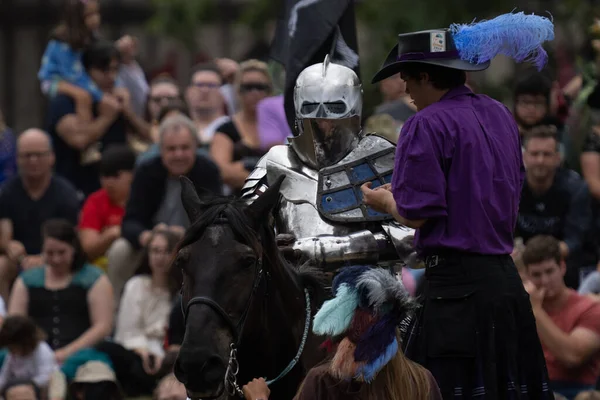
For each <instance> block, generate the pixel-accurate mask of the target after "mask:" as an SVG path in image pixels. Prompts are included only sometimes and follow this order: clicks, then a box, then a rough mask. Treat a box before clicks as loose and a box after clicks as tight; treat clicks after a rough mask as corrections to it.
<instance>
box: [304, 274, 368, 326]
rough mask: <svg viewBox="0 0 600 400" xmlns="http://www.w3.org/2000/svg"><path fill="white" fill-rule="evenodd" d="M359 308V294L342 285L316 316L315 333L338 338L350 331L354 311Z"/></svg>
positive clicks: (314, 322) (344, 284)
mask: <svg viewBox="0 0 600 400" xmlns="http://www.w3.org/2000/svg"><path fill="white" fill-rule="evenodd" d="M357 306H358V293H357V291H356V289H355V288H352V287H350V286H349V285H348V284H346V283H342V284H341V285H340V286H339V287H338V289H337V291H336V294H335V297H334V298H333V299H331V300H327V301H326V302H325V303H323V306H322V307H321V309H320V310H319V311H318V312H317V314H316V315H315V319H314V321H313V332H314V333H316V334H317V335H329V336H337V335H340V334H342V333H343V332H345V331H346V329H348V327H349V326H350V323H351V322H352V317H353V315H354V310H356V307H357Z"/></svg>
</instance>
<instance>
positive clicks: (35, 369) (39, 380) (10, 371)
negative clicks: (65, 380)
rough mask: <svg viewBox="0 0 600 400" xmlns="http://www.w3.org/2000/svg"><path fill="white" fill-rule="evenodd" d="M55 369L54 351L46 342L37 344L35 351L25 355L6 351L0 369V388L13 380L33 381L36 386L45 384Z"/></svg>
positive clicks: (56, 367)
mask: <svg viewBox="0 0 600 400" xmlns="http://www.w3.org/2000/svg"><path fill="white" fill-rule="evenodd" d="M57 369H58V364H57V363H56V360H55V358H54V352H53V351H52V349H51V348H50V346H48V344H47V343H46V342H41V343H40V344H38V346H37V347H36V349H35V351H34V352H33V353H31V354H30V355H28V356H25V357H21V356H17V355H14V354H11V353H8V354H7V355H6V358H5V359H4V364H3V365H2V369H0V390H4V388H5V387H6V386H7V385H8V384H10V383H11V382H14V381H33V383H35V384H36V386H38V387H44V386H47V385H48V382H49V381H50V377H51V376H52V374H53V373H54V371H55V370H57Z"/></svg>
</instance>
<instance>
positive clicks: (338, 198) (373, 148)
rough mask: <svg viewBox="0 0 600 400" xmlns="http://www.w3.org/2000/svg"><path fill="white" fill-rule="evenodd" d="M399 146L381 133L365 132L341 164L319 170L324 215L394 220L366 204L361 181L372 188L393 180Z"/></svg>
mask: <svg viewBox="0 0 600 400" xmlns="http://www.w3.org/2000/svg"><path fill="white" fill-rule="evenodd" d="M395 150H396V147H395V146H394V145H393V144H391V143H390V142H389V141H388V140H385V139H383V138H381V137H379V136H375V135H369V136H365V137H364V138H363V139H362V140H361V141H360V142H359V144H358V146H357V147H356V149H354V150H353V151H352V152H351V153H350V154H348V155H347V156H346V157H345V158H344V159H342V161H340V162H339V163H338V164H337V165H334V166H331V167H327V168H323V169H322V170H320V171H319V182H318V191H317V201H316V204H317V207H318V210H319V213H320V214H321V216H322V217H323V218H325V219H327V220H330V221H335V222H345V223H349V222H372V221H388V220H393V217H392V216H391V215H390V214H383V213H379V212H377V211H375V210H373V209H371V208H370V207H367V206H365V205H364V204H363V197H362V192H361V190H360V187H361V185H363V184H364V183H365V182H372V184H373V185H372V188H375V187H378V186H381V185H383V184H386V183H390V182H391V180H392V172H393V170H394V152H395Z"/></svg>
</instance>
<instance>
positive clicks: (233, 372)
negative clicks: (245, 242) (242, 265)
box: [181, 257, 311, 398]
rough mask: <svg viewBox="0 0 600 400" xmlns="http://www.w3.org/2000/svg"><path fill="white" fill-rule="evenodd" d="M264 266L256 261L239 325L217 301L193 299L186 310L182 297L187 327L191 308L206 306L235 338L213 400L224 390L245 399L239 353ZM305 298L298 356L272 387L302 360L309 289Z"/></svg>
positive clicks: (259, 260) (259, 261) (306, 329)
mask: <svg viewBox="0 0 600 400" xmlns="http://www.w3.org/2000/svg"><path fill="white" fill-rule="evenodd" d="M262 265H263V264H262V257H259V258H258V259H257V260H256V263H255V265H254V269H255V271H256V274H255V276H254V283H253V284H252V292H251V293H250V296H249V298H248V301H247V303H246V308H245V309H244V312H243V313H242V315H241V316H240V319H239V320H238V322H237V323H234V322H233V321H232V320H231V318H230V316H229V315H228V314H227V312H226V311H225V310H224V309H223V307H221V306H220V305H219V304H218V303H217V302H216V301H214V300H212V299H210V298H208V297H204V296H197V297H193V298H192V299H191V300H190V301H189V302H188V303H187V305H186V306H185V308H184V306H183V296H182V297H181V309H182V312H183V318H184V322H185V324H186V325H187V317H188V314H189V311H190V307H192V306H194V305H205V306H208V307H209V308H211V309H212V310H213V311H214V312H215V313H217V314H218V315H219V316H220V317H221V319H222V320H223V321H225V322H226V323H227V326H228V327H229V330H230V331H231V333H232V336H233V342H232V343H231V344H230V345H229V347H230V349H231V350H230V353H229V361H228V363H227V370H226V372H225V377H224V385H223V388H222V389H221V390H220V392H219V393H218V394H217V395H215V396H214V397H212V398H218V397H220V396H221V394H223V390H227V394H228V395H230V396H234V395H236V394H237V395H238V396H240V397H241V398H244V393H243V392H242V389H241V388H240V386H239V385H238V383H237V375H238V373H239V370H240V366H239V363H238V360H237V351H238V348H239V345H240V341H241V336H242V332H243V330H244V325H245V323H246V319H247V318H248V313H249V311H250V305H251V304H252V300H253V299H254V295H255V294H256V291H257V290H258V287H259V286H260V284H261V282H262V280H263V277H264V275H265V274H264V273H263V268H262ZM267 274H268V273H267ZM304 296H305V302H306V320H305V322H304V333H303V334H302V341H301V342H300V347H299V348H298V352H297V353H296V356H295V357H294V358H293V359H292V361H290V363H289V364H288V366H287V367H286V368H285V369H284V370H283V371H282V372H281V373H280V374H279V375H277V377H275V378H274V379H271V380H268V381H267V385H271V384H273V383H275V382H277V381H278V380H280V379H281V378H283V377H284V376H286V375H287V374H288V373H289V372H290V371H291V370H292V369H293V368H294V366H295V365H296V364H297V363H298V361H299V360H300V356H301V355H302V352H303V351H304V346H305V344H306V339H307V338H308V330H309V327H310V319H311V308H310V295H309V293H308V290H307V289H304Z"/></svg>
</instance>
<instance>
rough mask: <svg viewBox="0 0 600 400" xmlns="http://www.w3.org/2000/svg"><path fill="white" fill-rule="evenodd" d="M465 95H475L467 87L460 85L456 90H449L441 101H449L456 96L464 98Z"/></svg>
mask: <svg viewBox="0 0 600 400" xmlns="http://www.w3.org/2000/svg"><path fill="white" fill-rule="evenodd" d="M465 94H473V92H472V91H471V89H469V88H468V87H466V86H465V85H460V86H457V87H455V88H452V89H450V90H448V91H447V92H446V93H445V94H444V95H443V96H442V98H441V99H440V101H442V100H448V99H452V98H454V97H456V96H462V95H465Z"/></svg>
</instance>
